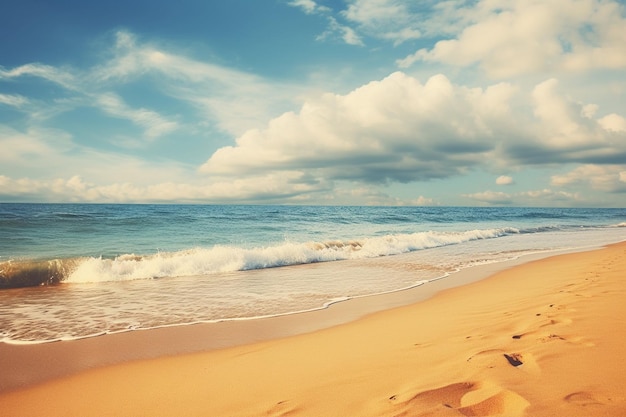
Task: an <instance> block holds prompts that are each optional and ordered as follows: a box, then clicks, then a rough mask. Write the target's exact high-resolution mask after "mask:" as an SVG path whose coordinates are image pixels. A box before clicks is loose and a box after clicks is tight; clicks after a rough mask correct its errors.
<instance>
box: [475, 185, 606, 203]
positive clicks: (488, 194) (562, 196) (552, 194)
mask: <svg viewBox="0 0 626 417" xmlns="http://www.w3.org/2000/svg"><path fill="white" fill-rule="evenodd" d="M463 197H465V198H469V199H470V200H473V201H476V202H480V203H482V204H485V205H495V206H503V205H516V206H531V207H532V206H555V207H556V206H561V207H568V206H576V205H590V204H593V203H594V202H593V201H588V200H585V199H583V198H582V197H581V196H580V194H579V193H569V192H565V191H553V190H550V189H547V188H546V189H542V190H531V191H523V192H519V193H513V194H508V193H503V192H500V191H483V192H478V193H473V194H463Z"/></svg>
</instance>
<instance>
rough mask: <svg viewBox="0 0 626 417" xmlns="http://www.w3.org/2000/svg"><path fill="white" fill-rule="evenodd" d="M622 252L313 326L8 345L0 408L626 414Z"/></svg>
mask: <svg viewBox="0 0 626 417" xmlns="http://www.w3.org/2000/svg"><path fill="white" fill-rule="evenodd" d="M625 255H626V244H624V243H621V244H617V245H612V246H610V247H608V248H605V249H601V250H592V251H588V252H584V253H573V254H566V255H560V256H555V257H550V258H546V259H541V260H538V261H534V262H530V263H525V264H523V265H518V266H515V267H513V268H510V269H507V270H505V271H501V272H497V273H495V274H494V275H493V276H491V277H490V278H487V279H483V280H480V281H478V282H474V283H471V284H467V285H462V286H460V287H456V288H451V289H450V288H448V289H446V287H451V286H455V285H461V284H466V283H467V282H469V281H475V280H476V279H479V278H480V277H481V276H480V274H481V273H482V274H488V273H491V272H494V271H496V270H497V269H502V267H503V265H499V266H491V267H486V268H483V269H482V272H480V273H479V272H477V271H478V270H477V269H474V271H470V270H466V271H464V272H463V273H461V274H456V275H458V276H456V277H454V276H453V277H450V278H449V279H445V280H441V281H438V282H437V283H433V284H429V285H426V286H422V287H418V288H415V289H413V290H409V291H403V292H399V293H393V294H388V295H385V296H377V297H372V298H371V299H366V298H364V299H359V300H352V301H350V302H345V303H339V304H336V305H333V306H332V307H331V308H328V309H326V310H321V311H317V312H313V313H305V314H304V315H292V316H284V317H278V318H274V319H268V320H254V321H239V322H230V323H219V325H197V326H186V327H175V328H166V329H157V330H150V331H136V332H130V333H124V334H118V335H111V336H104V337H97V338H91V339H85V340H81V341H75V342H59V343H50V344H45V345H33V346H11V345H3V346H0V366H1V367H2V369H3V375H2V376H0V390H1V391H0V409H2V414H3V415H7V416H22V415H23V416H33V415H46V416H54V415H83V416H85V415H94V416H96V415H97V416H102V415H150V416H156V415H216V416H218V415H219V416H221V415H228V416H239V415H241V416H248V415H288V414H289V415H310V416H320V415H324V416H333V415H336V416H345V415H358V416H368V415H371V416H387V415H389V416H396V415H411V416H427V415H437V416H446V415H450V416H472V415H482V416H489V415H504V416H516V415H519V416H544V415H545V416H553V415H568V416H606V415H611V416H613V415H626V398H625V397H626V394H624V390H623V387H624V386H626V376H625V375H626V362H624V361H623V360H622V355H623V347H622V343H623V334H624V331H626V305H625V303H624V300H626V298H625V293H626V285H624V275H625V274H624V272H626V256H625ZM525 260H528V259H525ZM489 268H492V270H490V269H489ZM463 274H465V275H463ZM427 287H428V289H427V290H426V288H427ZM441 290H445V291H442V292H439V293H438V294H437V295H435V296H434V297H433V296H432V294H433V293H434V292H437V291H441ZM374 299H375V300H374ZM418 301H419V302H418ZM406 304H408V305H406ZM398 305H404V306H402V307H396V306H398ZM392 307H396V308H392ZM376 310H382V311H378V312H375V313H372V311H376ZM365 315H366V317H363V316H365ZM356 319H358V320H356ZM194 352H195V353H194Z"/></svg>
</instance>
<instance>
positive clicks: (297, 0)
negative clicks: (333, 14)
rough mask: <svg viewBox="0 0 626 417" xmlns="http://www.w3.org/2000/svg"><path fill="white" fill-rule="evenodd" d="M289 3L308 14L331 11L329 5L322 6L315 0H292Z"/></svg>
mask: <svg viewBox="0 0 626 417" xmlns="http://www.w3.org/2000/svg"><path fill="white" fill-rule="evenodd" d="M287 4H288V5H289V6H293V7H299V8H301V9H302V10H304V12H305V13H306V14H313V13H327V12H330V9H329V8H328V7H326V6H321V5H319V4H318V3H316V2H315V1H313V0H292V1H290V2H289V3H287Z"/></svg>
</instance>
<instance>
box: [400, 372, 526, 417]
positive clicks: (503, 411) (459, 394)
mask: <svg viewBox="0 0 626 417" xmlns="http://www.w3.org/2000/svg"><path fill="white" fill-rule="evenodd" d="M389 400H390V401H393V402H394V403H395V404H396V407H397V409H398V410H397V411H398V413H396V414H395V415H396V416H397V417H400V416H431V415H436V416H446V415H450V416H452V415H459V413H460V414H461V415H464V416H492V415H506V416H511V417H516V416H521V415H523V414H524V409H525V408H526V407H528V405H529V402H528V401H527V400H526V399H524V398H523V397H522V396H520V395H519V394H517V393H515V392H513V391H509V390H506V389H503V388H502V387H500V386H497V385H495V384H488V383H485V382H481V381H477V382H459V383H455V384H451V385H446V386H444V387H440V388H436V389H433V390H428V391H422V392H419V393H417V394H415V395H413V396H412V397H409V398H408V399H407V400H404V401H402V400H401V396H398V395H394V396H392V397H390V398H389Z"/></svg>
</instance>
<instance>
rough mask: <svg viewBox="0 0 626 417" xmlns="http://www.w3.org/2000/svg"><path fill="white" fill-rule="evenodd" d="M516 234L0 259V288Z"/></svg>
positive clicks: (380, 251)
mask: <svg viewBox="0 0 626 417" xmlns="http://www.w3.org/2000/svg"><path fill="white" fill-rule="evenodd" d="M517 233H520V231H519V230H518V229H515V228H501V229H485V230H469V231H464V232H420V233H412V234H397V235H386V236H380V237H371V238H364V239H360V240H348V241H342V240H333V241H323V242H306V243H289V242H286V243H282V244H279V245H274V246H267V247H257V248H251V249H246V248H241V247H234V246H219V245H218V246H214V247H212V248H193V249H188V250H183V251H177V252H159V253H156V254H153V255H135V254H125V255H120V256H117V257H115V258H113V259H105V258H102V257H87V258H71V259H55V260H49V261H8V262H3V263H0V288H15V287H26V286H36V285H50V284H59V283H62V282H66V283H87V282H107V281H128V280H136V279H154V278H164V277H177V276H194V275H208V274H217V273H225V272H234V271H245V270H252V269H263V268H274V267H281V266H289V265H299V264H308V263H316V262H328V261H338V260H348V259H363V258H374V257H379V256H389V255H397V254H401V253H407V252H412V251H416V250H422V249H428V248H434V247H439V246H446V245H453V244H460V243H463V242H468V241H472V240H480V239H493V238H497V237H501V236H505V235H508V234H517Z"/></svg>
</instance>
